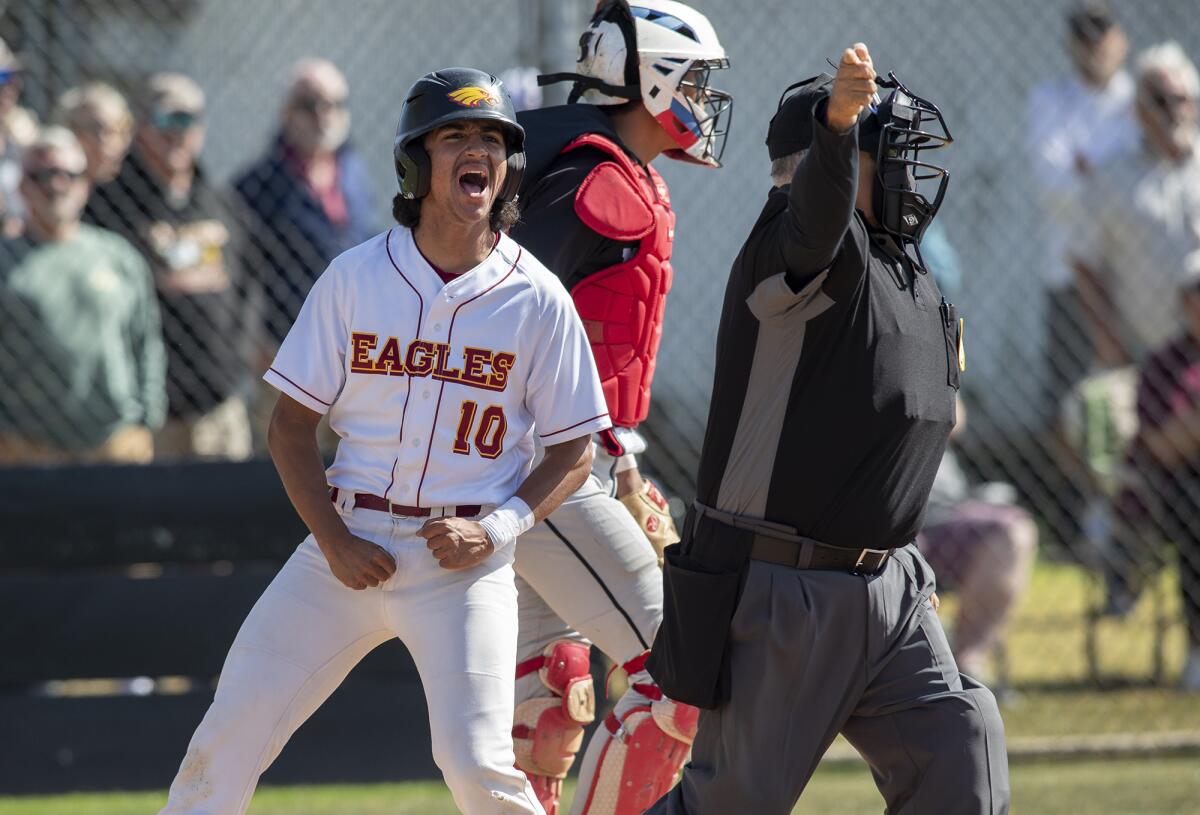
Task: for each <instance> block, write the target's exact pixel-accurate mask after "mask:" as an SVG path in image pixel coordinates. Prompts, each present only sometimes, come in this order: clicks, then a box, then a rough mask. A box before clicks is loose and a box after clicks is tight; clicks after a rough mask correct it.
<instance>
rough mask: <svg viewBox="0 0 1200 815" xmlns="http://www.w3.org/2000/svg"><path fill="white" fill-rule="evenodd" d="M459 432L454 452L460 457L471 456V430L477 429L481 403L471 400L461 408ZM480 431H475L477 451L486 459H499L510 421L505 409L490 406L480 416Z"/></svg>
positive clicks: (456, 435)
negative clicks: (476, 417)
mask: <svg viewBox="0 0 1200 815" xmlns="http://www.w3.org/2000/svg"><path fill="white" fill-rule="evenodd" d="M458 410H459V416H458V431H457V432H455V434H454V448H453V449H454V452H456V453H458V454H459V455H463V456H469V455H471V441H470V439H471V430H472V429H474V428H475V426H476V422H475V416H476V414H477V413H479V403H478V402H474V401H472V400H470V399H468V400H467V401H465V402H463V403H462V405H461V406H460V407H459V409H458ZM478 425H479V426H478V429H477V430H475V449H476V450H477V451H478V452H479V455H481V456H483V457H484V458H497V457H499V455H500V454H501V453H502V452H503V451H504V431H506V430H507V429H508V420H507V419H505V418H504V407H503V406H501V405H488V406H487V407H486V408H484V409H483V413H482V414H481V415H480V416H479V423H478Z"/></svg>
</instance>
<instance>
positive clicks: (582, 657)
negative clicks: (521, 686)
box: [512, 640, 596, 815]
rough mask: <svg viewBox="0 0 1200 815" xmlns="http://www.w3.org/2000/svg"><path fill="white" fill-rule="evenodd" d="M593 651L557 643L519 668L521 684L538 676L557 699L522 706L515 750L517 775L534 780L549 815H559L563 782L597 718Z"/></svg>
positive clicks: (516, 725) (515, 730)
mask: <svg viewBox="0 0 1200 815" xmlns="http://www.w3.org/2000/svg"><path fill="white" fill-rule="evenodd" d="M590 652H591V648H590V647H588V646H587V645H584V644H582V643H579V642H573V641H571V640H555V641H554V642H552V643H550V645H548V646H547V647H546V649H545V650H544V651H543V652H542V655H541V656H540V657H534V658H533V659H529V660H526V661H525V662H522V663H521V664H520V665H518V666H517V678H518V679H520V678H521V677H523V676H525V675H527V674H530V673H532V672H533V671H535V670H536V671H537V672H538V678H540V679H541V680H542V684H543V685H545V686H546V687H547V688H549V689H550V692H551V693H552V694H554V695H553V696H549V697H542V698H538V699H528V700H526V701H524V702H522V703H521V704H519V705H517V709H516V721H515V723H514V724H513V732H512V734H513V748H514V750H515V751H516V755H517V769H519V770H521V771H522V772H524V773H525V775H527V776H528V777H529V781H530V783H531V784H532V785H533V789H534V791H535V792H536V793H537V797H538V800H539V801H540V802H541V804H542V807H543V808H544V809H545V810H546V815H556V813H557V812H558V798H559V794H560V793H561V792H562V780H563V779H564V778H566V776H567V770H569V769H571V765H572V764H573V763H574V761H575V754H576V753H578V752H579V748H580V746H581V745H582V744H583V725H585V724H590V723H591V721H592V720H593V719H595V718H596V695H595V692H594V690H593V688H592V674H591V671H590V665H589V663H590V660H589V655H590Z"/></svg>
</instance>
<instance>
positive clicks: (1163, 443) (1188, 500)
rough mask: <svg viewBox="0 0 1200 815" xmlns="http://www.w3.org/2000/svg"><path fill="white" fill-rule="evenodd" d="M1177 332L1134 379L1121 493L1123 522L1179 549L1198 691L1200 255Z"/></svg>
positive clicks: (1187, 678)
mask: <svg viewBox="0 0 1200 815" xmlns="http://www.w3.org/2000/svg"><path fill="white" fill-rule="evenodd" d="M1178 291H1179V294H1178V302H1179V304H1180V310H1181V312H1182V315H1183V319H1182V323H1183V327H1182V329H1181V330H1180V332H1179V334H1178V335H1177V336H1176V337H1174V338H1172V339H1171V340H1170V341H1169V342H1167V343H1166V344H1164V345H1163V346H1162V347H1161V348H1158V349H1156V350H1155V351H1154V352H1153V353H1151V354H1150V355H1149V356H1148V357H1147V359H1146V361H1145V363H1143V365H1142V366H1141V369H1140V371H1139V377H1138V393H1137V412H1138V431H1137V435H1136V436H1135V437H1134V440H1133V443H1132V444H1131V445H1130V454H1129V458H1130V463H1131V464H1132V465H1133V466H1132V468H1131V472H1133V473H1135V474H1136V476H1135V479H1133V483H1130V484H1127V485H1126V487H1125V489H1124V490H1123V491H1122V493H1121V495H1120V496H1119V498H1118V500H1117V502H1116V505H1117V514H1118V517H1119V518H1120V519H1121V521H1122V524H1121V528H1122V529H1124V530H1126V531H1128V532H1130V533H1131V534H1138V535H1141V536H1143V537H1151V538H1154V539H1158V540H1167V541H1170V542H1171V543H1173V544H1174V545H1175V546H1176V548H1177V549H1178V551H1179V587H1180V591H1181V595H1182V606H1183V609H1184V618H1185V621H1186V630H1187V657H1186V662H1185V664H1184V669H1183V676H1182V680H1181V683H1182V686H1183V688H1184V689H1185V690H1189V691H1200V254H1196V255H1193V256H1192V257H1190V258H1189V259H1188V266H1187V268H1186V270H1185V274H1184V276H1183V278H1182V280H1181V281H1180V284H1179V287H1178Z"/></svg>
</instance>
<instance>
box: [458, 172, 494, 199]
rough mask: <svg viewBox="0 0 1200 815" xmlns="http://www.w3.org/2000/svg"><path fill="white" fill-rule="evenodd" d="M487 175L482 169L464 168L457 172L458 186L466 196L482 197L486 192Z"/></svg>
mask: <svg viewBox="0 0 1200 815" xmlns="http://www.w3.org/2000/svg"><path fill="white" fill-rule="evenodd" d="M487 184H488V177H487V173H486V172H484V171H483V170H464V171H462V172H461V173H459V174H458V188H459V189H460V190H462V191H463V192H464V193H465V194H466V195H467V197H468V198H483V194H484V193H485V192H487Z"/></svg>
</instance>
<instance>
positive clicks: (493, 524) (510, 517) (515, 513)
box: [479, 495, 533, 552]
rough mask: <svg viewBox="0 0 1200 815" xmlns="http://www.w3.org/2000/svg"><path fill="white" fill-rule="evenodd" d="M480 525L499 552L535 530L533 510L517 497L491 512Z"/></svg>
mask: <svg viewBox="0 0 1200 815" xmlns="http://www.w3.org/2000/svg"><path fill="white" fill-rule="evenodd" d="M479 525H480V526H482V527H483V530H484V531H485V532H487V536H488V539H489V540H491V542H492V546H493V547H495V550H496V551H497V552H499V551H500V550H501V549H503V548H504V547H506V546H509V545H510V544H514V543H516V542H517V536H518V535H520V534H521V533H522V532H528V531H529V530H530V529H532V528H533V510H532V509H530V508H529V505H528V504H526V503H525V502H524V501H522V500H521V499H520V498H518V497H517V496H515V495H514V496H513V497H512V498H509V499H508V500H507V501H505V502H504V503H503V504H502V505H501V506H498V507H496V508H495V509H494V510H492V511H491V512H489V513H488V514H487V515H486V516H485V517H484V518H483V519H482V520H481V521H480V522H479Z"/></svg>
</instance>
